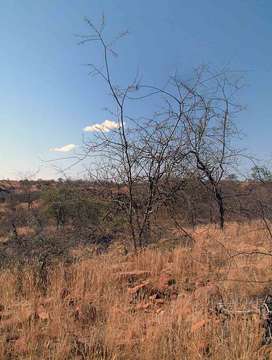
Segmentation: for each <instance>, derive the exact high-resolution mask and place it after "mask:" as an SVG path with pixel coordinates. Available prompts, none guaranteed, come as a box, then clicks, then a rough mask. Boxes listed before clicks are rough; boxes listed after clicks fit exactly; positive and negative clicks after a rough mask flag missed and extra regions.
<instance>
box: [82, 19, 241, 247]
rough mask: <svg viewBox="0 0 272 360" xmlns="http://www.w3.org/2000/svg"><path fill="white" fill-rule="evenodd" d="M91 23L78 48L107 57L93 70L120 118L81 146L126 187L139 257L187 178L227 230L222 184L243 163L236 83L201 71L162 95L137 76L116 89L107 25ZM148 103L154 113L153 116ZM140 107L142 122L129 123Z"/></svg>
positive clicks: (171, 79) (171, 80) (135, 118)
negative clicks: (201, 189) (211, 202)
mask: <svg viewBox="0 0 272 360" xmlns="http://www.w3.org/2000/svg"><path fill="white" fill-rule="evenodd" d="M86 23H87V25H88V27H89V28H90V30H91V34H90V35H85V36H82V38H81V41H80V43H81V44H85V43H88V42H95V43H97V44H98V45H99V46H100V50H101V51H102V55H103V64H102V66H96V65H95V64H89V66H90V68H91V72H90V73H91V74H92V75H95V76H99V77H100V78H101V79H102V80H103V81H104V82H105V84H106V86H107V88H108V89H109V91H110V94H111V96H112V100H113V104H114V109H115V110H114V111H111V116H112V118H113V120H112V121H111V122H110V123H108V124H106V123H105V124H104V125H103V126H99V127H97V128H95V129H93V130H95V131H96V132H95V135H94V137H92V138H91V139H86V140H85V141H84V147H83V148H84V152H83V155H81V159H82V158H90V157H93V158H95V161H94V162H93V164H94V166H97V164H99V165H100V166H101V167H102V168H103V169H105V171H106V173H107V174H111V176H112V180H114V181H115V183H119V184H125V185H126V188H127V192H126V193H127V194H126V195H127V196H126V200H125V202H124V201H123V204H122V206H123V208H124V209H125V211H126V215H127V219H128V224H129V228H130V233H131V237H132V240H133V244H134V248H135V250H136V249H137V247H138V246H139V247H141V246H143V245H144V243H145V242H146V241H148V238H149V230H150V229H149V228H150V220H151V219H152V217H154V215H155V214H156V212H157V211H158V210H159V208H160V207H161V206H164V205H165V204H166V203H167V200H168V199H169V198H171V197H173V193H175V192H176V191H180V190H181V189H182V187H183V185H184V179H185V178H186V177H188V174H195V176H197V177H198V178H199V179H200V180H201V181H202V183H203V184H205V186H207V187H209V188H210V189H211V191H212V192H213V194H214V198H215V201H216V203H217V205H218V209H219V213H220V226H221V228H223V226H224V212H225V209H224V200H223V194H222V190H221V186H220V182H221V180H222V179H223V177H224V174H225V172H226V170H227V168H228V166H229V165H231V164H233V161H234V159H235V158H236V157H237V155H238V153H237V151H235V150H234V149H233V148H232V139H233V137H234V135H236V134H237V131H236V128H235V126H234V124H233V122H232V117H233V116H234V114H236V112H238V111H240V107H238V106H236V105H235V104H234V101H233V99H234V97H235V93H236V91H237V90H238V89H239V86H238V83H237V82H235V83H232V82H230V80H229V78H228V77H227V73H226V72H220V73H216V74H211V73H210V72H209V70H208V69H205V68H204V67H201V68H200V69H198V70H197V71H196V72H195V73H194V76H193V78H192V79H190V80H188V81H186V82H185V81H183V80H181V79H180V78H179V76H178V75H177V74H175V76H171V77H169V80H168V82H167V84H166V85H165V86H164V87H163V88H159V87H156V86H152V85H146V84H144V83H143V81H140V80H139V78H138V76H136V77H135V79H134V80H133V81H132V82H131V83H130V84H129V85H127V86H126V87H121V86H118V85H116V84H115V82H114V80H113V71H112V68H111V62H110V59H111V56H112V55H115V54H116V53H115V52H114V50H113V45H114V43H115V41H116V39H115V40H114V41H109V42H107V41H106V40H105V35H104V29H105V22H104V18H103V19H102V23H101V25H100V26H99V27H96V26H95V25H94V24H93V23H92V22H91V21H90V20H89V19H86ZM124 34H125V33H122V34H121V35H120V36H118V37H117V39H119V38H120V37H122V36H124ZM147 102H148V108H152V112H151V114H148V115H147V114H146V111H145V109H146V108H147V106H146V103H147ZM135 103H137V107H138V108H139V109H142V110H143V113H144V115H141V116H133V115H132V113H133V109H134V108H135ZM158 104H159V105H158ZM137 112H138V111H137ZM123 200H124V199H123Z"/></svg>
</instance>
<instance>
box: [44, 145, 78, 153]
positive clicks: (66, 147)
mask: <svg viewBox="0 0 272 360" xmlns="http://www.w3.org/2000/svg"><path fill="white" fill-rule="evenodd" d="M75 147H76V145H75V144H67V145H64V146H61V147H55V148H51V149H49V151H51V152H60V153H66V152H69V151H72V150H74V149H75Z"/></svg>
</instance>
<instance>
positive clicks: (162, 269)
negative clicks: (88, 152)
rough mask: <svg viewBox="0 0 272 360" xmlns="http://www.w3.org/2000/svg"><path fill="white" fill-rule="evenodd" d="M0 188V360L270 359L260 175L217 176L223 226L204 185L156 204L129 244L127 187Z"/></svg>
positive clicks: (267, 252)
mask: <svg viewBox="0 0 272 360" xmlns="http://www.w3.org/2000/svg"><path fill="white" fill-rule="evenodd" d="M3 184H4V185H5V187H6V189H7V188H9V189H13V190H10V193H9V194H8V195H7V196H6V198H5V200H3V202H2V204H1V246H0V254H1V275H0V292H1V297H0V298H1V304H0V335H1V336H0V339H1V340H0V354H1V355H0V357H1V358H2V359H165V360H168V359H205V358H207V359H209V358H210V359H269V358H270V356H271V355H270V352H271V346H270V337H269V334H268V333H267V329H268V325H267V324H268V320H267V319H266V318H264V317H263V316H261V311H260V309H261V306H262V303H263V302H264V301H265V298H266V296H267V295H269V294H270V293H271V290H270V289H271V285H272V283H271V282H272V273H271V261H272V256H271V241H272V239H271V234H270V220H271V218H270V212H269V207H268V204H269V202H270V196H271V195H270V189H271V185H270V183H266V184H262V183H258V182H256V181H248V182H239V181H236V180H228V181H226V182H225V183H223V187H224V193H228V194H229V199H228V202H227V203H226V224H225V226H224V229H223V230H222V229H220V226H219V225H220V220H218V215H217V208H216V207H214V199H213V197H212V196H211V195H210V193H209V191H206V193H205V191H202V192H198V193H197V194H195V192H193V194H192V196H188V198H189V199H191V202H192V203H191V206H186V207H184V200H183V198H180V199H177V200H176V203H175V204H173V206H174V208H175V209H176V210H175V213H176V215H177V217H175V218H173V216H172V214H173V212H172V211H170V212H168V211H167V208H163V207H161V208H160V210H159V211H158V213H157V215H156V219H153V221H152V222H151V223H150V229H149V231H150V236H149V242H148V243H147V244H145V246H143V247H141V248H138V249H137V251H136V252H135V250H134V247H133V243H132V242H131V238H130V236H129V224H127V222H126V220H125V216H124V215H123V214H122V209H121V208H119V207H118V208H115V206H116V201H115V200H116V199H120V197H122V199H124V198H125V197H126V196H127V193H126V191H127V189H126V187H124V186H118V187H116V186H114V185H113V184H104V185H102V184H100V185H98V184H94V183H90V182H82V181H79V182H73V181H62V180H61V181H58V182H54V181H52V182H45V181H40V182H29V183H28V187H27V189H26V187H25V186H26V183H25V182H24V183H22V182H21V183H17V182H13V183H10V182H9V183H7V182H4V183H3ZM199 186H200V185H199ZM192 188H194V187H192V186H189V184H188V187H187V189H188V192H190V191H191V190H190V189H192ZM106 189H107V191H106ZM204 189H205V187H204ZM83 194H84V196H83ZM201 194H202V196H200V195H201ZM241 194H242V195H243V196H242V195H241ZM185 195H186V194H183V196H185ZM187 195H189V193H188V194H187ZM193 195H194V196H196V195H198V196H196V199H195V203H193V199H194V196H193ZM238 195H240V196H238ZM30 199H31V201H30ZM179 201H180V203H179ZM260 204H262V207H261V208H260ZM177 209H179V212H178V211H177ZM264 211H265V217H263V214H264V213H263V212H264ZM235 218H236V220H235ZM181 219H183V222H181ZM185 219H186V220H185Z"/></svg>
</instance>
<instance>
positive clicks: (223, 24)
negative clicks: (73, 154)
mask: <svg viewBox="0 0 272 360" xmlns="http://www.w3.org/2000/svg"><path fill="white" fill-rule="evenodd" d="M102 12H104V13H105V16H106V21H107V28H108V32H109V34H112V33H118V32H119V31H120V30H124V29H128V30H129V32H130V35H129V37H127V38H126V39H124V40H123V41H122V42H121V43H120V44H119V46H118V53H119V58H118V63H117V62H116V60H114V61H115V62H116V67H115V72H114V76H115V79H117V80H118V81H119V82H120V83H126V82H127V81H128V80H130V79H132V78H133V76H134V75H135V72H136V70H137V68H139V69H140V71H141V74H142V76H143V77H144V78H145V79H146V80H147V81H154V79H155V82H156V84H158V85H160V84H163V83H164V81H165V79H166V78H167V75H169V74H170V73H173V70H175V69H178V70H179V73H180V74H181V75H183V74H184V76H185V77H187V76H188V74H190V72H191V70H192V68H193V67H195V66H197V65H200V64H210V65H211V66H214V67H216V68H221V67H224V66H226V65H227V66H229V67H230V68H232V69H234V70H239V71H240V70H241V71H245V74H246V82H247V87H246V88H245V89H244V90H243V91H242V93H241V103H242V104H245V105H246V106H247V109H246V111H244V113H243V114H242V115H241V116H240V119H239V126H240V127H241V128H242V129H243V132H244V133H245V134H246V137H245V139H244V140H243V146H245V147H247V148H248V151H249V152H250V153H253V154H256V156H257V157H259V158H269V157H270V156H271V153H272V151H271V146H270V145H271V133H272V121H271V120H272V106H271V103H272V47H271V38H272V21H271V19H272V2H270V1H266V0H258V1H257V0H255V1H253V0H228V1H225V0H224V1H223V0H218V1H215V0H205V1H204V0H171V1H166V0H156V1H155V0H148V1H147V0H145V1H143V0H137V1H131V0H126V1H125V0H70V1H67V0H66V1H65V0H54V1H46V0H38V1H37V0H24V1H18V0H9V1H4V0H2V1H1V0H0V29H1V31H0V44H1V53H0V74H1V87H0V124H1V128H0V144H1V152H0V178H7V177H9V178H15V177H22V176H25V175H28V174H30V173H32V172H35V171H36V170H37V169H40V173H39V175H38V176H39V177H53V176H55V175H56V174H55V172H54V170H53V169H51V168H50V167H48V166H45V165H44V163H43V162H41V160H40V159H50V158H52V156H54V155H53V154H52V153H50V152H49V149H50V148H55V147H62V146H64V145H66V144H77V145H78V144H80V143H81V139H82V129H83V128H84V127H86V126H89V125H92V124H94V123H101V122H103V121H104V120H105V119H107V118H108V114H107V113H106V112H105V110H103V109H104V107H106V106H107V105H108V103H109V97H108V95H107V92H106V91H105V89H104V87H103V86H102V84H101V83H99V82H97V80H95V79H93V78H91V77H88V75H87V68H86V67H85V66H84V64H86V63H88V62H97V61H99V56H98V54H97V53H96V51H95V49H94V48H91V47H89V46H84V47H83V46H78V45H77V38H76V37H75V34H84V33H86V32H87V31H88V28H87V27H86V24H85V23H84V21H83V18H84V16H88V17H89V18H91V19H93V20H94V21H99V18H100V16H101V14H102ZM56 176H57V175H56Z"/></svg>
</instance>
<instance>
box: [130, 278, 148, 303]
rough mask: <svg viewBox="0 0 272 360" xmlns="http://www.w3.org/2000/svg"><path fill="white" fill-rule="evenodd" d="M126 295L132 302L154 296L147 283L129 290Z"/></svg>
mask: <svg viewBox="0 0 272 360" xmlns="http://www.w3.org/2000/svg"><path fill="white" fill-rule="evenodd" d="M128 293H129V295H130V296H131V298H132V300H140V299H144V298H147V297H149V296H151V295H154V291H153V287H152V285H151V283H150V282H149V281H145V282H143V283H142V284H140V285H136V286H134V287H132V288H129V289H128Z"/></svg>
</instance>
